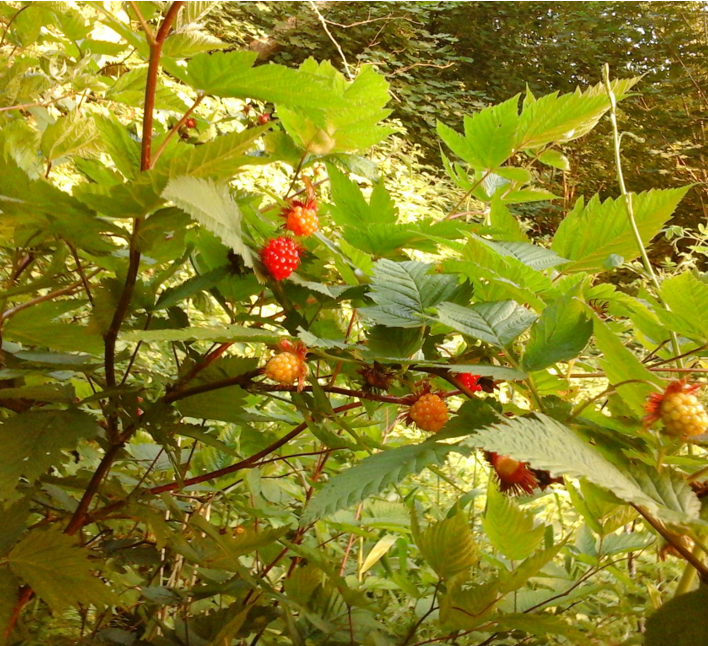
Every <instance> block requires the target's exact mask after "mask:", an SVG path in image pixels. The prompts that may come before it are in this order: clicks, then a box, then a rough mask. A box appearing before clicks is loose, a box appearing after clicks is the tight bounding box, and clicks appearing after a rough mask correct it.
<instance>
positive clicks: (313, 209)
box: [283, 200, 319, 238]
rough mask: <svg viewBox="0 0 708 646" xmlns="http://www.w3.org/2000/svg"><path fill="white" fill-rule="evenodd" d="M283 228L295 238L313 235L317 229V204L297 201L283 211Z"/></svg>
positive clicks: (312, 201) (313, 201)
mask: <svg viewBox="0 0 708 646" xmlns="http://www.w3.org/2000/svg"><path fill="white" fill-rule="evenodd" d="M283 217H284V218H285V228H286V229H288V231H292V232H293V233H294V234H295V235H296V236H303V237H305V238H306V237H308V236H311V235H312V234H313V233H315V232H316V231H317V229H318V227H319V220H318V218H317V203H316V202H315V200H309V201H308V202H306V203H303V202H298V201H297V200H296V201H294V202H292V204H291V205H290V206H289V207H288V208H286V209H284V210H283Z"/></svg>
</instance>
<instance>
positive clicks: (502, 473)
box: [484, 452, 539, 496]
mask: <svg viewBox="0 0 708 646" xmlns="http://www.w3.org/2000/svg"><path fill="white" fill-rule="evenodd" d="M484 455H485V457H486V458H487V462H489V464H491V465H492V468H493V469H494V472H495V474H496V476H497V479H498V480H499V490H500V491H501V492H502V493H506V492H507V491H509V492H511V494H512V495H517V496H518V495H521V493H526V494H528V495H531V494H532V493H533V490H534V489H536V488H537V487H538V486H539V484H538V480H537V479H536V476H535V475H534V474H533V472H532V471H531V469H529V466H528V464H526V462H519V461H518V460H514V459H513V458H511V457H509V456H508V455H499V454H498V453H494V452H487V453H485V454H484Z"/></svg>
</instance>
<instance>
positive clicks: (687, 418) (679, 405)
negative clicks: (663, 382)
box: [644, 381, 708, 439]
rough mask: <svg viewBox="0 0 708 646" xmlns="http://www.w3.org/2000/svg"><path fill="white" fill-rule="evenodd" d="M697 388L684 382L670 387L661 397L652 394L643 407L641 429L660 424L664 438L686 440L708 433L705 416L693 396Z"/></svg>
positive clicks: (707, 417)
mask: <svg viewBox="0 0 708 646" xmlns="http://www.w3.org/2000/svg"><path fill="white" fill-rule="evenodd" d="M698 388H699V386H698V385H696V384H693V385H688V383H687V382H685V381H674V382H672V383H670V384H669V385H668V386H667V387H666V390H665V391H664V392H663V393H653V394H652V395H650V396H649V400H648V401H647V404H646V411H647V415H646V417H645V418H644V425H645V426H646V427H649V426H651V425H652V424H653V423H654V422H656V421H657V420H659V419H660V420H661V421H662V422H663V423H664V432H665V433H666V435H671V436H672V437H678V438H682V439H686V438H689V437H695V436H697V435H703V434H705V433H706V432H708V413H706V410H705V408H703V405H702V404H701V403H700V402H699V401H698V398H697V397H696V396H695V395H694V393H695V392H696V390H698Z"/></svg>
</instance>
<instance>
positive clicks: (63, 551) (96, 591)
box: [7, 528, 119, 612]
mask: <svg viewBox="0 0 708 646" xmlns="http://www.w3.org/2000/svg"><path fill="white" fill-rule="evenodd" d="M7 563H8V565H9V566H10V569H11V570H12V571H13V572H14V573H15V574H16V575H17V576H18V577H20V578H21V579H23V580H24V581H25V582H26V583H27V584H28V585H30V586H31V587H32V589H33V590H34V591H35V592H36V594H37V595H38V596H39V597H40V598H41V599H42V600H43V601H45V602H46V603H47V604H48V605H49V606H50V607H51V608H52V610H54V611H55V612H62V611H64V610H65V609H67V608H69V607H72V606H73V607H78V606H79V605H86V606H87V605H94V606H102V605H117V604H118V603H119V600H118V598H117V597H116V595H115V594H114V593H113V592H112V591H111V589H110V588H108V587H107V586H106V585H105V584H104V583H103V581H102V580H101V579H100V578H98V577H96V576H94V574H93V569H94V568H93V566H92V564H91V562H90V561H89V560H88V551H86V550H84V549H82V548H80V547H78V546H77V545H76V543H75V540H74V539H73V538H72V537H71V536H68V535H67V534H64V533H62V532H61V530H59V529H58V528H51V529H34V530H32V531H31V532H30V533H29V534H27V535H26V536H25V537H24V538H23V539H22V540H21V541H20V542H19V543H18V544H17V545H15V547H14V548H13V549H12V551H11V552H10V553H9V554H8V555H7Z"/></svg>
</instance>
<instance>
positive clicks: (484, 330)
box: [436, 301, 536, 348]
mask: <svg viewBox="0 0 708 646" xmlns="http://www.w3.org/2000/svg"><path fill="white" fill-rule="evenodd" d="M437 309H438V315H437V317H436V320H438V321H439V322H440V323H443V324H444V325H447V326H449V327H451V328H452V329H453V330H455V331H456V332H459V333H460V334H464V335H465V336H471V337H473V338H475V339H479V340H480V341H484V342H486V343H491V344H492V345H496V346H498V347H500V348H505V347H507V346H508V345H509V344H510V343H511V342H512V341H513V340H514V339H516V337H518V336H519V334H521V333H522V332H523V331H524V330H525V329H526V328H528V327H529V326H530V325H531V324H532V323H533V322H534V321H535V320H536V315H535V314H533V313H531V312H529V311H528V310H527V309H526V308H524V307H522V306H521V305H518V304H517V303H515V302H514V301H500V302H497V303H477V304H475V305H471V306H470V307H461V306H460V305H455V304H454V303H441V304H440V305H439V306H438V308H437Z"/></svg>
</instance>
